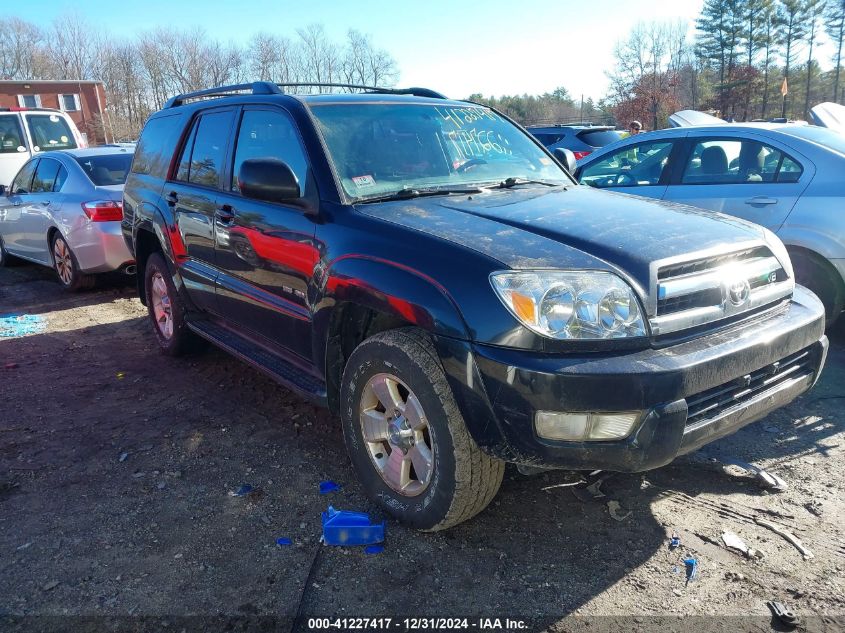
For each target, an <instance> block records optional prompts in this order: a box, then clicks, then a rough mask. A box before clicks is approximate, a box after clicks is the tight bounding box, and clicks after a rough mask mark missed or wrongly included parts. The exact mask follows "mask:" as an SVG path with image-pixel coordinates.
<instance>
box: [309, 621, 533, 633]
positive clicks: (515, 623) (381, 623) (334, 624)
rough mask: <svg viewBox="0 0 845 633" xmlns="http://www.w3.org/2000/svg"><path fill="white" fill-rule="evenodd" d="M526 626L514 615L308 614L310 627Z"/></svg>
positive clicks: (489, 628) (500, 628) (483, 628)
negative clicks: (340, 616) (356, 616)
mask: <svg viewBox="0 0 845 633" xmlns="http://www.w3.org/2000/svg"><path fill="white" fill-rule="evenodd" d="M527 628H528V624H527V623H526V622H525V621H524V620H519V619H511V618H308V629H309V630H311V631H321V630H340V631H367V630H383V631H386V630H392V629H398V630H404V631H442V630H447V629H454V630H478V631H519V630H525V629H527Z"/></svg>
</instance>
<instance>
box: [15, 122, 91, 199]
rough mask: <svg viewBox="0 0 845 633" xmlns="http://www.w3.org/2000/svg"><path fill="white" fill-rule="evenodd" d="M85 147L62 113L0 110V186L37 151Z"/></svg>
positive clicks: (77, 132)
mask: <svg viewBox="0 0 845 633" xmlns="http://www.w3.org/2000/svg"><path fill="white" fill-rule="evenodd" d="M81 147H88V143H86V142H85V139H84V138H83V137H82V135H81V134H80V133H79V130H78V129H77V128H76V124H75V123H74V122H73V119H71V118H70V117H69V116H68V115H67V114H66V113H65V112H62V111H61V110H54V109H52V108H14V109H5V108H3V109H0V185H6V186H7V187H8V186H9V185H10V184H11V182H12V178H14V177H15V174H16V173H18V170H19V169H20V168H21V167H22V166H23V164H24V163H25V162H26V161H28V160H29V159H30V158H32V156H33V155H35V154H37V153H38V152H47V151H51V150H56V149H74V148H81Z"/></svg>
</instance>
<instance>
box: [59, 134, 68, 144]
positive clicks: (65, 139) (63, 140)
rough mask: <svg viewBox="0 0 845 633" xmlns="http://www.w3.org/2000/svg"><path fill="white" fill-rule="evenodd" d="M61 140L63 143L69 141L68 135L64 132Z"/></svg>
mask: <svg viewBox="0 0 845 633" xmlns="http://www.w3.org/2000/svg"><path fill="white" fill-rule="evenodd" d="M60 140H61V142H62V143H67V136H65V135H64V134H62V136H61V137H60Z"/></svg>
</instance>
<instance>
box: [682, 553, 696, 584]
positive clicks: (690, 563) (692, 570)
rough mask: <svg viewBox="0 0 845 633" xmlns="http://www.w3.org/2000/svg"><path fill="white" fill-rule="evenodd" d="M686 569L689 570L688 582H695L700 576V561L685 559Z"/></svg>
mask: <svg viewBox="0 0 845 633" xmlns="http://www.w3.org/2000/svg"><path fill="white" fill-rule="evenodd" d="M684 567H686V568H687V582H690V581H691V580H695V578H696V576H698V561H697V560H696V559H694V558H685V559H684Z"/></svg>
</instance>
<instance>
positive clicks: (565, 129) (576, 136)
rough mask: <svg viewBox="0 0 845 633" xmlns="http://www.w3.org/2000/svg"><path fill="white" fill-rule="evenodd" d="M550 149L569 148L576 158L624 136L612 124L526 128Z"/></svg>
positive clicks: (530, 126) (535, 126) (534, 126)
mask: <svg viewBox="0 0 845 633" xmlns="http://www.w3.org/2000/svg"><path fill="white" fill-rule="evenodd" d="M525 129H526V130H528V131H529V132H531V134H533V135H534V138H536V139H537V140H538V141H540V142H541V143H542V144H543V145H545V146H546V148H547V149H549V150H550V151H554V150H556V149H558V148H560V149H568V150H569V151H571V152H572V153H573V154H574V155H575V159H576V160H581V159H582V158H584V157H585V156H588V155H590V154H592V153H593V152H594V151H596V150H597V149H599V148H601V147H604V146H605V145H610V144H611V143H615V142H616V141H618V140H619V139H621V138H622V133H621V132H617V131H616V129H615V128H614V127H613V126H612V125H593V124H592V123H578V124H572V125H529V126H528V127H527V128H525Z"/></svg>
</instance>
